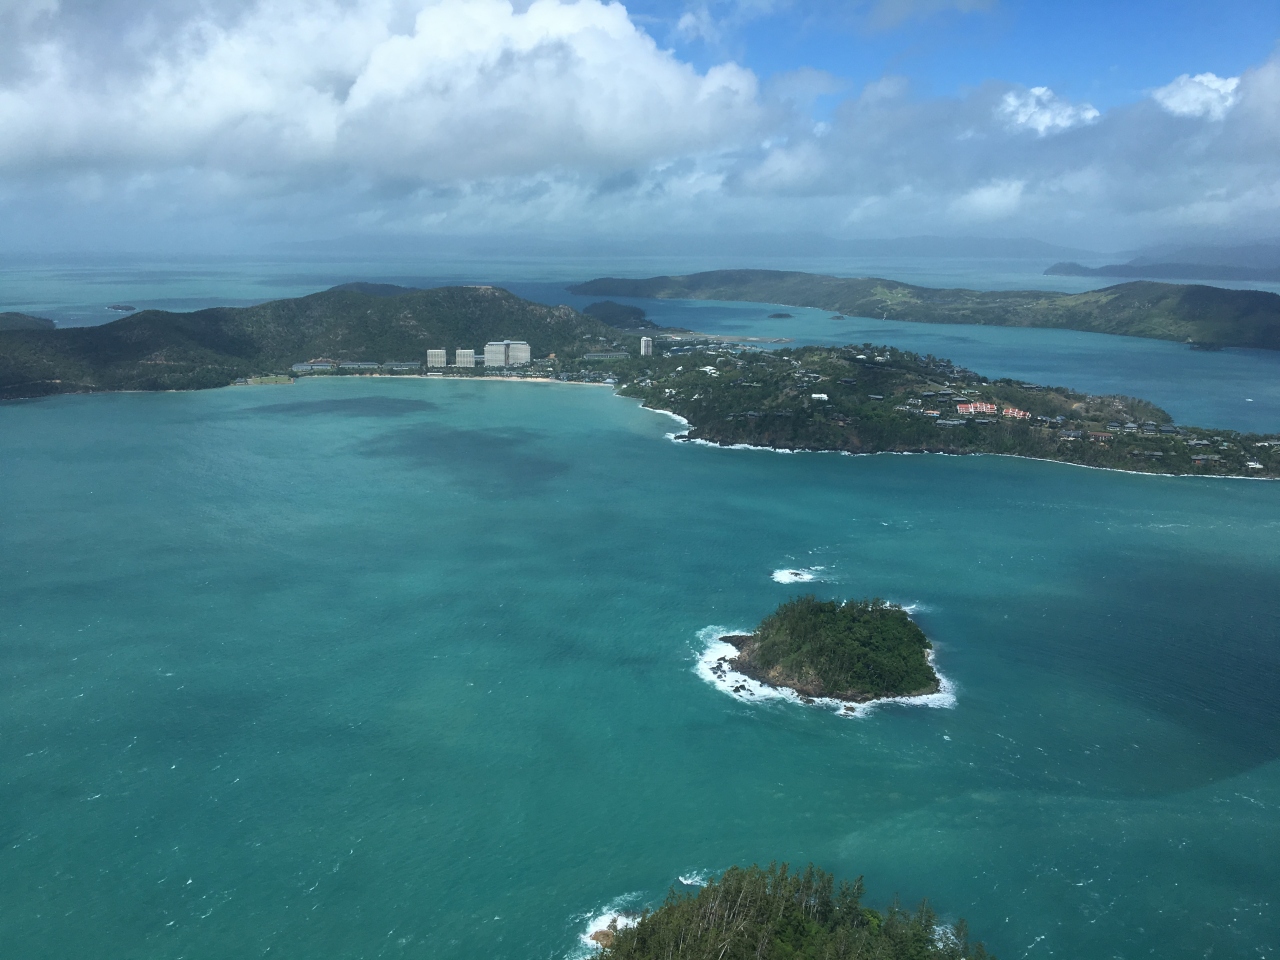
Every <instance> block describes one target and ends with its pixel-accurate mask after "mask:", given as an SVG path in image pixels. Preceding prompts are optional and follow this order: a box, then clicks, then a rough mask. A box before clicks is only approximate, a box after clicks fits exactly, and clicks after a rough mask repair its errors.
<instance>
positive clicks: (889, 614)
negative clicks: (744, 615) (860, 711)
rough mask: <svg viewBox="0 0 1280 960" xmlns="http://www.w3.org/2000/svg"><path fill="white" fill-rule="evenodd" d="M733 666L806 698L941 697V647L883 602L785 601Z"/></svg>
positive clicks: (748, 639)
mask: <svg viewBox="0 0 1280 960" xmlns="http://www.w3.org/2000/svg"><path fill="white" fill-rule="evenodd" d="M721 639H722V640H724V641H725V642H727V643H731V644H733V646H735V647H737V648H738V656H737V657H735V658H734V659H732V660H730V661H729V663H728V664H727V666H729V667H730V668H732V669H733V670H735V671H737V672H738V673H741V674H745V675H746V676H748V677H751V678H752V679H753V680H758V681H759V682H761V683H766V684H768V685H769V686H771V687H786V688H788V689H790V690H794V691H795V692H796V693H798V694H800V695H801V696H803V697H808V698H822V699H831V700H843V701H845V702H846V703H866V702H867V701H869V700H880V699H883V698H885V697H915V696H924V695H926V694H930V693H937V691H938V688H939V684H940V681H939V679H938V675H937V673H936V672H934V669H933V664H932V663H931V662H930V656H929V655H930V651H931V650H932V649H933V645H932V644H931V643H930V642H929V638H928V637H926V636H925V635H924V631H923V630H921V629H920V628H919V627H918V626H917V625H916V624H915V623H914V622H913V621H912V619H911V618H910V617H909V616H907V613H906V611H905V610H903V609H902V608H901V607H898V606H894V605H893V604H889V603H885V602H884V601H883V600H878V599H876V600H850V601H848V602H846V603H837V602H835V601H834V600H819V599H817V598H816V597H814V596H813V595H809V596H804V597H797V598H796V599H794V600H789V601H787V602H786V603H784V604H782V605H781V606H780V607H778V609H777V610H775V611H774V612H773V613H771V614H770V615H769V616H767V617H765V619H764V620H763V621H761V623H760V626H759V627H757V628H756V632H755V633H753V634H749V635H745V636H744V635H737V636H726V637H722V638H721Z"/></svg>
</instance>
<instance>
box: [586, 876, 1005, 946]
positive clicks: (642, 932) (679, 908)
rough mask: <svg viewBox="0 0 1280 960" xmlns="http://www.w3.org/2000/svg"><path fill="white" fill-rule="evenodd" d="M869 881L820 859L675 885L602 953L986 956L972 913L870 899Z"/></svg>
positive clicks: (611, 935)
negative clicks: (866, 902) (842, 873)
mask: <svg viewBox="0 0 1280 960" xmlns="http://www.w3.org/2000/svg"><path fill="white" fill-rule="evenodd" d="M862 895H863V884H862V878H861V877H859V878H858V879H857V880H856V881H854V882H853V883H849V882H847V881H842V882H841V883H840V885H839V886H838V887H837V886H836V884H835V882H834V879H833V878H832V876H831V874H829V873H825V872H823V871H822V870H818V869H815V868H814V866H813V865H812V864H810V865H809V866H808V867H807V868H806V869H805V870H804V871H803V872H797V873H791V872H790V871H789V870H788V867H787V865H786V864H785V863H784V864H783V865H782V866H778V865H777V864H771V865H770V866H769V868H768V869H762V868H761V867H758V866H752V867H748V868H746V869H742V868H740V867H732V868H730V869H729V870H727V871H726V872H725V874H724V875H723V876H722V877H721V878H720V879H719V880H718V881H715V880H713V881H711V882H710V883H708V884H707V885H706V886H705V887H703V888H702V889H701V890H700V891H698V893H696V894H692V895H680V894H677V893H676V892H675V891H674V890H673V891H671V892H670V893H669V894H667V899H666V902H664V903H663V904H662V906H661V907H659V908H658V909H657V910H655V911H653V912H651V913H649V912H646V913H645V914H644V915H643V916H641V917H640V919H639V921H638V922H637V923H636V924H635V925H634V926H630V927H626V928H624V929H618V928H617V926H616V925H615V926H613V927H611V928H610V929H609V930H608V931H604V933H605V934H606V935H605V936H603V937H601V938H600V939H601V940H603V941H604V949H603V951H602V952H601V954H600V960H757V958H760V957H788V958H793V960H855V958H866V960H984V958H988V957H989V956H990V955H989V954H988V953H987V952H986V950H985V949H984V948H983V946H982V944H980V943H970V942H969V936H968V929H967V927H966V925H965V922H964V921H963V920H961V921H959V922H958V923H957V924H956V925H955V926H954V927H947V926H942V925H940V924H939V921H938V918H937V916H936V915H935V914H934V912H933V911H932V910H931V909H930V908H929V905H928V903H922V904H920V907H919V908H918V909H917V910H915V911H914V912H910V911H906V910H903V909H902V908H901V907H899V906H898V904H897V903H894V904H893V905H892V906H890V907H889V909H888V910H887V911H885V912H884V913H880V912H879V911H876V910H872V909H870V908H867V907H864V906H862Z"/></svg>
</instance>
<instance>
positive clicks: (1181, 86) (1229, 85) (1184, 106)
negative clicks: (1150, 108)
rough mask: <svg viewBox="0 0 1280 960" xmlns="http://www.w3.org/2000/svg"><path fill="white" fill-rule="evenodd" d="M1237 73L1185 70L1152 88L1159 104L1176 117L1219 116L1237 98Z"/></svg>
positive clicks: (1232, 104) (1221, 117)
mask: <svg viewBox="0 0 1280 960" xmlns="http://www.w3.org/2000/svg"><path fill="white" fill-rule="evenodd" d="M1239 87H1240V78H1239V77H1220V76H1218V75H1217V74H1214V73H1197V74H1196V75H1195V76H1194V77H1193V76H1191V75H1190V74H1186V73H1184V74H1183V75H1182V76H1180V77H1178V79H1176V80H1174V81H1173V82H1172V83H1170V84H1168V85H1166V86H1163V87H1160V88H1159V89H1156V90H1153V91H1151V96H1152V98H1153V99H1154V100H1155V101H1156V103H1158V104H1160V106H1162V107H1164V108H1165V109H1166V110H1168V111H1169V112H1170V113H1172V114H1173V115H1174V116H1177V117H1204V118H1205V119H1208V120H1221V119H1223V118H1224V117H1226V115H1227V113H1228V112H1229V111H1230V110H1231V108H1232V107H1234V106H1235V105H1236V101H1237V100H1239V99H1240V97H1239V94H1238V92H1237V91H1238V89H1239Z"/></svg>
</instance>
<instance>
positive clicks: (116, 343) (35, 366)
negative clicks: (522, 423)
mask: <svg viewBox="0 0 1280 960" xmlns="http://www.w3.org/2000/svg"><path fill="white" fill-rule="evenodd" d="M370 286H372V287H373V288H374V289H372V290H369V289H364V288H362V287H361V286H360V285H355V287H353V286H352V285H350V284H344V285H343V287H344V288H345V289H333V290H327V291H325V292H323V293H315V294H311V295H310V296H306V297H297V298H294V299H288V300H274V301H271V302H269V303H262V304H258V305H257V306H253V307H214V308H212V309H208V310H198V311H196V312H194V313H169V312H166V311H163V310H142V311H139V312H138V313H135V314H131V315H130V316H127V317H122V318H121V319H119V320H114V321H112V322H111V323H106V324H102V325H100V326H94V327H68V328H65V329H22V330H7V331H4V332H0V398H3V399H10V398H15V397H33V396H44V395H48V394H56V393H78V392H90V391H98V390H193V389H201V388H206V387H219V386H225V385H227V384H229V383H231V382H232V381H233V380H235V379H237V378H239V377H251V376H258V375H262V374H272V373H284V372H287V371H288V370H289V367H290V365H291V364H293V363H297V362H300V361H305V360H308V359H312V358H315V357H333V358H336V359H343V360H364V361H376V362H379V363H381V362H386V361H396V360H409V361H414V360H424V359H425V358H426V351H427V350H428V349H429V348H433V349H441V348H443V349H448V350H453V349H457V348H459V347H461V348H467V347H473V348H474V347H480V346H483V345H484V344H485V343H486V342H487V341H490V340H501V339H508V338H509V339H512V340H526V341H528V343H529V345H530V348H531V350H532V352H533V355H534V356H535V357H536V356H546V355H547V354H548V353H558V354H559V355H561V356H578V355H581V354H582V353H584V352H586V351H588V350H591V349H596V348H597V347H596V344H598V343H599V341H600V340H602V339H608V340H615V339H617V338H619V337H623V336H625V335H624V334H621V333H620V332H619V331H617V330H615V329H614V328H612V327H609V326H607V325H605V324H603V323H601V322H600V321H599V320H596V319H594V318H592V317H587V316H584V315H582V314H581V313H578V312H577V311H575V310H573V309H571V308H569V307H564V306H560V307H549V306H545V305H543V304H537V303H531V302H530V301H528V300H523V299H521V298H519V297H517V296H515V295H514V294H512V293H509V292H507V291H506V290H502V289H499V288H495V287H439V288H435V289H432V290H407V289H404V288H394V287H391V285H389V284H376V285H370ZM397 290H398V291H399V292H397Z"/></svg>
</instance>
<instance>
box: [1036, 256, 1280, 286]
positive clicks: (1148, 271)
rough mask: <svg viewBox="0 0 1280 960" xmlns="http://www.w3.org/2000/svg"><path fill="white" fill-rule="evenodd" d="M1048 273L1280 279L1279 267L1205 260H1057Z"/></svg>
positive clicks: (1179, 278)
mask: <svg viewBox="0 0 1280 960" xmlns="http://www.w3.org/2000/svg"><path fill="white" fill-rule="evenodd" d="M1044 273H1045V276H1047V277H1147V278H1150V279H1152V280H1238V281H1243V282H1248V281H1251V280H1252V281H1263V282H1267V281H1269V282H1272V283H1278V282H1280V267H1236V266H1230V265H1228V264H1221V263H1219V264H1205V263H1111V264H1107V265H1106V266H1103V267H1086V266H1084V265H1082V264H1079V263H1074V262H1070V261H1068V262H1063V263H1055V264H1054V265H1053V266H1051V267H1049V268H1048V269H1046V270H1045V272H1044Z"/></svg>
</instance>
